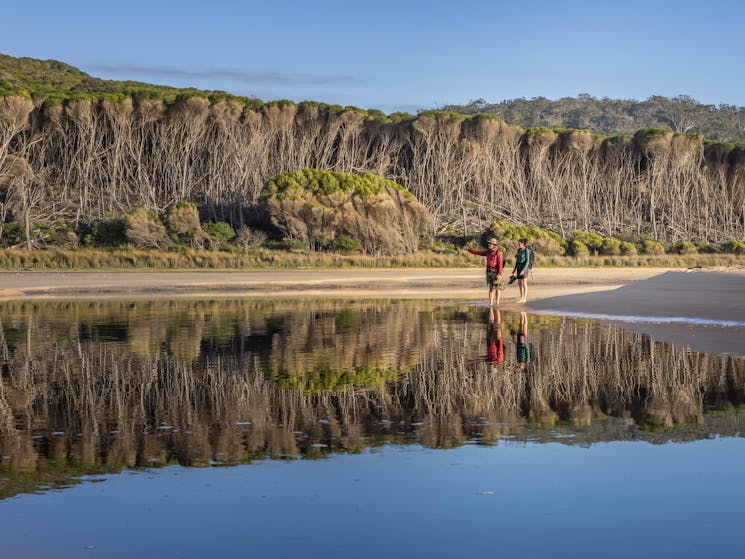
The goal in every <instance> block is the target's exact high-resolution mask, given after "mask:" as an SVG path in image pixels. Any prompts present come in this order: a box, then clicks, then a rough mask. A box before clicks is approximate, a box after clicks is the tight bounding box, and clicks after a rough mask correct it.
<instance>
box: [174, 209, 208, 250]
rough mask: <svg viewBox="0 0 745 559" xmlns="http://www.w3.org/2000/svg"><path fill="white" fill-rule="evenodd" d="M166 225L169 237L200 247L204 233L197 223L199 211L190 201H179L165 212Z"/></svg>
mask: <svg viewBox="0 0 745 559" xmlns="http://www.w3.org/2000/svg"><path fill="white" fill-rule="evenodd" d="M166 225H167V226H168V232H169V236H170V237H171V239H172V240H173V241H174V242H175V243H178V244H182V245H189V246H192V247H198V248H201V247H202V245H203V243H204V240H205V233H204V231H203V230H202V226H201V224H200V223H199V211H198V210H197V206H196V205H195V204H192V203H191V202H179V203H178V204H175V205H173V206H171V207H170V208H169V209H168V213H167V214H166Z"/></svg>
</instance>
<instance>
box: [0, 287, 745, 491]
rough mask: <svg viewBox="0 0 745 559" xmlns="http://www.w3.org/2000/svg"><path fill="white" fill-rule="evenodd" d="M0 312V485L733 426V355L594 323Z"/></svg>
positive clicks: (446, 315)
mask: <svg viewBox="0 0 745 559" xmlns="http://www.w3.org/2000/svg"><path fill="white" fill-rule="evenodd" d="M0 317H2V319H1V324H0V352H1V355H0V358H1V360H2V382H1V383H0V433H1V435H0V498H3V497H8V496H11V495H14V494H17V493H19V492H26V491H39V490H44V489H47V488H49V487H63V486H65V485H67V484H70V483H74V482H75V479H77V477H78V476H79V475H82V474H89V473H94V472H101V471H118V470H119V469H121V468H123V467H135V466H160V465H165V464H170V463H180V464H184V465H189V466H208V465H211V464H215V463H221V464H223V463H226V464H230V463H244V462H249V461H251V460H254V459H257V458H265V457H272V458H287V459H294V458H297V457H299V456H303V457H306V458H313V457H320V456H323V455H325V454H327V453H329V452H339V451H344V452H359V451H361V450H363V449H365V448H368V447H371V446H375V445H381V444H384V443H387V442H412V441H415V442H418V443H420V444H423V445H426V446H429V447H441V448H447V447H453V446H457V445H461V444H463V443H464V442H467V441H474V442H477V443H479V444H494V443H497V442H499V441H526V440H531V441H539V442H540V441H556V440H559V441H561V442H565V443H576V444H591V443H593V442H596V441H607V440H623V439H638V438H643V439H646V440H649V441H652V442H666V441H669V440H693V439H698V438H703V437H710V436H713V435H725V436H739V434H740V432H741V431H742V417H743V416H742V414H741V413H739V412H738V410H742V406H743V403H745V360H742V359H737V358H734V357H731V356H717V355H707V354H699V353H692V352H690V351H687V350H685V349H683V348H678V347H674V346H670V345H667V344H660V343H655V342H653V341H652V340H650V339H649V337H647V336H644V335H640V334H635V333H630V332H627V331H624V330H621V329H619V328H617V327H614V326H610V325H600V324H596V323H592V322H589V321H578V320H573V319H563V318H560V317H539V316H528V315H527V314H525V313H519V314H510V313H505V312H501V313H500V312H498V311H494V310H491V309H481V308H474V307H468V306H458V305H448V304H436V303H431V302H422V301H416V302H414V301H410V302H406V301H373V302H351V301H302V302H297V301H271V302H267V301H263V302H262V301H246V300H234V301H149V302H141V303H112V302H101V301H99V302H91V303H86V302H68V303H53V302H39V303H28V304H20V303H15V304H14V303H7V304H2V305H0ZM503 332H509V336H504V335H503ZM509 346H512V347H509Z"/></svg>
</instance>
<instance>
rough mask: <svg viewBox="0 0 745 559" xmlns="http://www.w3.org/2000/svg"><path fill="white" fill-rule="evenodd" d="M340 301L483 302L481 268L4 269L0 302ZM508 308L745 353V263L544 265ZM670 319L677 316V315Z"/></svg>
mask: <svg viewBox="0 0 745 559" xmlns="http://www.w3.org/2000/svg"><path fill="white" fill-rule="evenodd" d="M172 297H189V298H205V297H206V298H217V297H222V298H225V297H324V298H327V297H337V298H373V297H381V298H418V299H422V298H424V299H459V300H466V301H474V302H478V303H484V302H485V300H486V288H485V287H484V272H483V269H481V268H459V269H392V270H389V269H377V270H369V269H333V270H332V269H307V270H298V269H292V270H257V271H117V272H91V271H84V272H0V299H5V300H14V299H15V300H17V299H23V300H27V299H62V298H65V299H67V298H86V299H89V298H117V299H122V298H130V299H142V298H172ZM517 298H518V290H517V286H516V285H512V286H509V287H507V288H506V289H505V290H504V291H503V293H502V305H501V306H502V308H503V309H504V310H512V311H516V310H526V311H530V312H549V313H555V314H568V315H578V316H587V317H588V318H597V319H601V320H609V321H612V322H615V323H618V324H621V325H623V326H624V327H626V328H629V329H633V330H638V331H642V332H645V333H648V334H651V335H652V336H654V338H655V339H659V340H662V341H668V342H672V343H678V344H684V345H689V346H690V347H691V348H693V349H696V350H699V351H711V352H719V353H734V354H745V269H742V268H727V269H717V270H692V271H680V270H677V271H676V270H669V269H664V268H547V269H540V268H539V269H536V270H535V271H534V272H533V275H532V278H531V281H530V290H529V301H530V303H529V304H528V305H521V304H518V303H516V300H517ZM671 318H672V319H673V320H671Z"/></svg>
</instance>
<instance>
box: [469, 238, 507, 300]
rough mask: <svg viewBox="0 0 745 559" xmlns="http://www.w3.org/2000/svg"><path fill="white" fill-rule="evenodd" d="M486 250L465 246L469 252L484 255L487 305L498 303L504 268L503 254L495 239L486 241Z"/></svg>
mask: <svg viewBox="0 0 745 559" xmlns="http://www.w3.org/2000/svg"><path fill="white" fill-rule="evenodd" d="M486 246H487V249H486V250H475V249H472V248H466V250H467V251H468V252H470V253H471V254H475V255H477V256H486V285H487V287H488V288H489V306H491V307H493V306H495V305H497V306H498V305H499V291H500V290H501V289H502V270H503V269H504V255H503V254H502V251H501V250H499V247H498V246H497V239H495V238H493V237H492V238H491V239H489V240H488V241H486Z"/></svg>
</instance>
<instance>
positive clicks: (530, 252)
mask: <svg viewBox="0 0 745 559" xmlns="http://www.w3.org/2000/svg"><path fill="white" fill-rule="evenodd" d="M525 248H526V249H527V250H528V270H532V269H533V264H534V263H535V250H533V247H525Z"/></svg>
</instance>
